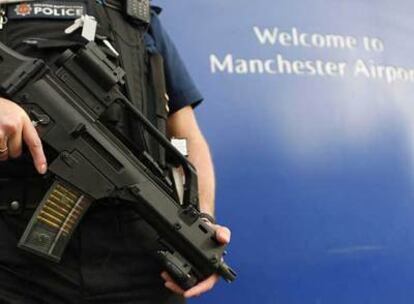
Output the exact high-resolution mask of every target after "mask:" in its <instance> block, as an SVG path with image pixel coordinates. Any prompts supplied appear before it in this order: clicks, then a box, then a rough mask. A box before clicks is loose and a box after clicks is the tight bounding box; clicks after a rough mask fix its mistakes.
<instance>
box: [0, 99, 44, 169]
mask: <svg viewBox="0 0 414 304" xmlns="http://www.w3.org/2000/svg"><path fill="white" fill-rule="evenodd" d="M22 140H23V141H24V142H25V143H26V145H27V147H28V148H29V150H30V153H31V155H32V157H33V162H34V165H35V167H36V169H37V171H38V172H39V173H40V174H44V173H46V170H47V163H46V157H45V154H44V153H43V147H42V142H41V140H40V138H39V135H38V134H37V131H36V129H35V127H34V126H33V124H32V122H31V120H30V118H29V116H28V115H27V114H26V112H25V111H24V110H23V109H22V108H21V107H19V106H18V105H17V104H16V103H14V102H12V101H10V100H7V99H4V98H0V161H5V160H7V159H8V158H9V157H11V158H16V157H19V156H20V155H21V154H22Z"/></svg>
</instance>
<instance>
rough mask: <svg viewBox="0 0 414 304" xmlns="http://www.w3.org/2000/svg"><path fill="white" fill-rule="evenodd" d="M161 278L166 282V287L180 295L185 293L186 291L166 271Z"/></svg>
mask: <svg viewBox="0 0 414 304" xmlns="http://www.w3.org/2000/svg"><path fill="white" fill-rule="evenodd" d="M161 277H162V278H163V279H164V280H165V283H164V286H165V287H167V288H168V289H170V290H172V291H173V292H175V293H178V294H183V293H184V289H182V288H181V287H180V286H179V285H177V283H175V282H174V280H173V278H172V277H171V276H170V275H169V274H168V273H167V272H166V271H164V272H162V273H161Z"/></svg>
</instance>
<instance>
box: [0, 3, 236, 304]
mask: <svg viewBox="0 0 414 304" xmlns="http://www.w3.org/2000/svg"><path fill="white" fill-rule="evenodd" d="M90 2H91V1H89V6H88V5H86V4H85V5H84V4H82V3H81V4H80V1H71V0H68V1H59V6H56V3H54V2H53V1H44V0H39V2H37V1H35V2H30V3H17V4H12V5H8V6H6V7H2V9H1V11H0V16H2V17H1V20H0V21H1V22H3V23H4V24H3V26H2V27H3V29H2V30H1V31H0V38H1V41H2V42H4V43H5V44H6V45H8V46H10V47H12V48H14V49H16V50H17V51H19V52H21V53H24V54H27V55H31V56H39V57H44V58H46V59H47V57H48V56H49V55H50V54H52V53H53V52H55V51H57V50H60V48H62V47H68V46H70V45H71V44H72V43H75V44H76V39H75V40H70V39H66V36H65V34H63V33H64V29H65V28H67V27H68V26H70V25H71V24H72V22H73V19H74V18H76V17H78V16H77V15H76V14H78V13H79V14H81V13H82V14H83V13H85V10H86V11H87V12H88V13H96V11H94V10H93V8H91V6H90ZM115 2H116V1H115ZM115 2H114V3H112V4H108V5H106V3H104V4H97V5H96V9H97V10H98V14H99V10H100V11H101V12H103V11H104V12H105V14H106V16H107V17H108V20H109V21H113V19H111V18H113V15H114V14H116V13H115V12H114V11H115V10H116V9H117V7H118V6H117V3H115ZM36 3H37V4H39V3H40V4H41V5H38V6H35V4H36ZM28 5H30V6H28ZM34 7H37V8H38V9H37V10H36V14H37V15H35V10H34V9H33V8H34ZM41 8H43V10H42V9H41ZM45 8H47V9H45ZM90 9H92V12H90V11H89V10H90ZM74 12H75V13H74ZM159 12H160V9H159V8H155V7H154V8H153V9H152V18H151V24H150V27H149V29H148V31H147V32H146V33H145V34H144V35H145V36H144V37H145V47H146V50H147V51H148V53H149V54H151V53H160V54H161V55H162V56H163V58H164V67H165V69H164V72H165V78H166V86H167V92H168V95H169V96H170V101H169V108H170V112H169V114H168V119H167V134H168V136H169V137H177V138H185V139H186V140H187V145H188V151H189V160H190V161H191V162H192V163H193V165H194V166H195V167H196V169H197V171H198V174H199V197H200V209H201V211H202V212H204V213H206V214H210V215H211V216H213V215H214V187H215V184H214V172H213V165H212V161H211V157H210V153H209V149H208V145H207V143H206V141H205V139H204V137H203V135H202V133H201V131H200V129H199V127H198V125H197V121H196V118H195V115H194V112H193V108H194V107H195V106H197V105H198V104H199V103H200V102H201V100H202V97H201V95H200V93H199V91H198V90H197V88H196V87H195V85H194V84H193V81H192V80H191V78H190V76H189V75H188V73H187V70H186V69H185V67H184V65H183V63H182V61H181V59H180V56H179V55H178V53H177V51H176V49H175V47H174V45H173V43H172V42H171V40H170V38H169V37H168V35H167V34H166V32H165V31H164V30H163V28H162V26H161V24H160V22H159V19H158V17H157V14H158V13H159ZM111 14H112V15H111ZM6 17H7V18H8V19H7V23H5V20H6V19H5V18H6ZM119 22H121V21H119ZM107 24H108V25H109V27H111V22H107ZM112 34H113V36H119V37H118V38H120V39H121V41H122V40H126V39H124V38H125V37H123V33H120V32H119V31H117V30H116V29H114V30H113V33H112ZM109 40H111V39H109ZM68 41H69V42H68ZM125 44H126V45H128V44H131V45H133V43H132V42H130V41H126V42H125ZM56 46H57V47H56ZM51 50H52V51H51ZM121 59H122V58H121ZM25 147H27V153H25ZM45 154H46V155H48V151H47V149H46V148H45V147H43V146H42V143H41V140H40V139H39V136H38V134H37V131H36V129H35V127H34V126H33V124H32V122H31V119H30V118H29V117H28V115H27V114H26V113H25V111H23V109H22V108H20V107H19V106H18V105H17V104H15V103H13V101H10V100H7V99H5V98H0V161H2V162H1V163H0V210H1V212H0V302H1V303H29V304H30V303H53V304H57V303H183V302H184V301H185V298H190V297H194V296H198V295H200V294H202V293H204V292H206V291H208V290H209V289H211V288H212V287H213V286H214V285H215V284H216V282H217V281H218V276H217V275H212V276H211V277H209V278H207V279H206V280H205V281H203V282H200V283H199V284H198V285H196V286H195V287H193V288H191V289H190V290H187V291H184V290H182V289H181V288H180V287H179V286H178V285H177V284H176V283H175V282H174V281H173V280H172V279H171V278H170V277H169V275H168V274H167V273H166V272H164V271H162V269H161V268H160V266H159V265H158V263H157V262H156V261H155V260H153V258H152V257H151V256H149V255H148V253H147V252H145V251H144V250H143V249H142V248H141V247H140V244H139V240H140V235H142V233H145V230H143V229H141V228H142V226H141V223H142V219H141V218H140V216H139V215H138V214H136V212H135V211H134V210H133V209H132V208H131V207H129V206H127V205H125V204H104V203H102V204H94V205H93V206H92V207H91V209H90V210H89V211H88V212H87V214H86V215H85V217H84V218H83V219H82V221H81V223H80V225H79V226H78V228H77V230H76V231H75V233H74V235H73V237H72V240H71V242H70V243H69V245H68V248H67V249H66V252H65V254H64V256H63V258H62V261H61V263H60V264H53V263H50V262H47V261H45V260H43V259H41V258H38V257H36V256H34V255H31V254H29V253H26V252H23V251H21V250H19V249H17V247H16V244H17V242H18V239H19V238H20V236H21V234H22V233H23V230H24V228H25V226H26V225H27V221H28V220H29V219H30V217H31V216H32V214H33V211H34V210H33V208H35V207H36V203H37V202H39V199H41V198H42V195H43V194H44V192H45V190H46V189H47V186H48V184H47V180H48V176H47V174H46V172H47V160H48V157H47V156H45ZM40 176H42V177H40ZM206 220H209V217H208V216H206ZM211 225H212V226H213V227H214V228H215V229H216V235H217V239H218V240H219V241H220V242H222V243H227V242H229V240H230V231H229V230H228V229H227V228H225V227H221V226H219V225H215V224H213V223H211ZM160 274H161V275H160Z"/></svg>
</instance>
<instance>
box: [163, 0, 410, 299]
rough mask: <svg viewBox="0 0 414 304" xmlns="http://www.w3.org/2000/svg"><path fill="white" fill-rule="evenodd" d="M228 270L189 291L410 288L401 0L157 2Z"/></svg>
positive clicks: (259, 295) (264, 294) (350, 293)
mask: <svg viewBox="0 0 414 304" xmlns="http://www.w3.org/2000/svg"><path fill="white" fill-rule="evenodd" d="M156 3H158V4H160V5H161V6H163V7H164V12H163V14H162V16H161V19H162V20H163V22H164V25H165V26H166V28H167V29H168V31H169V32H170V34H171V36H172V37H173V39H174V41H175V42H176V44H177V46H178V48H179V50H180V51H181V53H182V55H183V57H184V58H185V60H186V62H187V65H188V68H189V70H190V71H191V73H192V75H193V76H194V78H195V80H196V82H197V83H198V85H199V87H200V88H201V90H202V91H203V93H204V96H205V102H204V104H202V105H201V106H200V108H199V109H198V110H197V115H198V118H199V121H200V123H201V126H202V129H203V131H204V133H205V135H206V137H207V139H208V141H209V143H210V146H211V150H212V154H213V158H214V161H215V166H216V172H217V185H218V190H217V215H218V219H219V222H221V223H222V224H224V225H228V226H229V227H231V228H232V231H233V238H232V242H231V245H230V247H229V255H228V262H229V264H230V265H232V266H234V268H235V269H236V270H237V271H238V272H239V278H238V279H237V281H236V282H234V284H233V285H230V286H229V285H226V284H224V283H221V284H219V286H217V287H216V288H215V289H214V290H213V291H212V292H210V293H209V294H207V295H204V296H202V297H200V298H198V299H196V300H194V303H243V304H244V303H246V304H250V303H254V304H256V303H260V304H279V303H280V304H323V303H329V304H331V303H335V304H359V303H360V304H368V303H375V304H389V303H397V304H403V303H412V301H413V300H414V288H412V286H413V284H414V259H413V258H412V255H413V251H412V249H413V248H414V191H413V189H414V187H413V186H414V183H413V182H414V179H413V177H414V174H413V172H414V55H413V54H414V40H413V39H412V34H413V29H414V19H413V16H412V11H413V9H414V4H413V3H412V2H408V1H403V0H396V1H392V2H391V1H385V0H380V1H376V2H375V3H371V2H367V1H339V0H317V1H309V2H307V1H287V0H277V1H270V0H263V1H246V0H238V1H217V0H210V1H189V0H182V1H161V0H159V1H157V2H156Z"/></svg>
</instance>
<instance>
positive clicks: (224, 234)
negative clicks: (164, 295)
mask: <svg viewBox="0 0 414 304" xmlns="http://www.w3.org/2000/svg"><path fill="white" fill-rule="evenodd" d="M211 225H212V227H213V228H214V229H215V230H216V238H217V240H218V241H219V242H220V243H222V244H228V243H229V242H230V236H231V232H230V229H228V228H227V227H224V226H220V225H213V224H211ZM161 277H162V278H163V279H164V280H165V283H164V285H165V287H167V288H168V289H170V290H172V291H173V292H175V293H178V294H181V295H183V296H184V297H186V298H191V297H197V296H199V295H201V294H202V293H204V292H206V291H209V290H210V289H212V288H213V287H214V285H215V284H216V283H217V282H218V280H219V279H220V277H219V276H218V275H217V274H213V275H211V276H210V277H208V278H207V279H205V280H204V281H202V282H199V283H198V284H197V285H195V286H194V287H192V288H191V289H189V290H183V289H182V288H181V287H180V286H179V285H177V284H176V283H175V282H174V280H173V279H172V278H171V277H170V276H169V275H168V273H167V272H163V273H162V274H161Z"/></svg>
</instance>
